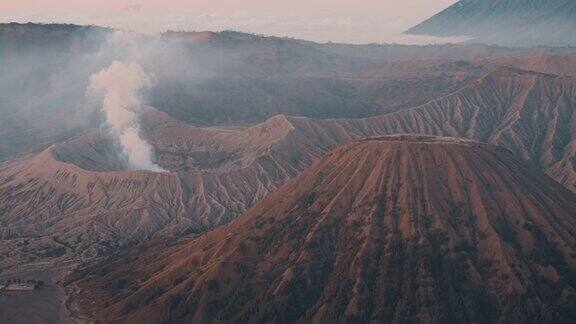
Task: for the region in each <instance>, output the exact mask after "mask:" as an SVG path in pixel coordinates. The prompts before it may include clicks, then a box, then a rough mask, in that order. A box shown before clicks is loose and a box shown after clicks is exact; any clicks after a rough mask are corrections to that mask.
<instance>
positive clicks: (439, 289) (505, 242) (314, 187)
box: [73, 135, 576, 323]
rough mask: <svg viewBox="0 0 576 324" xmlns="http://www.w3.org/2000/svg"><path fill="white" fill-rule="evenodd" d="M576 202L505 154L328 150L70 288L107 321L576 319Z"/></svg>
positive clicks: (385, 143)
mask: <svg viewBox="0 0 576 324" xmlns="http://www.w3.org/2000/svg"><path fill="white" fill-rule="evenodd" d="M575 210H576V195H575V194H573V193H572V192H570V191H568V190H567V189H566V188H564V187H563V186H561V185H560V184H558V183H557V182H555V181H554V180H552V179H551V178H549V177H548V176H546V175H545V174H544V173H542V172H540V171H538V170H536V169H534V168H533V167H532V166H530V165H529V164H527V163H526V162H524V161H522V160H520V159H518V158H516V157H515V156H514V155H513V154H512V153H511V152H510V151H508V150H507V149H504V148H501V147H496V146H492V145H488V144H481V143H478V142H474V141H469V140H460V139H453V138H442V137H428V136H412V135H396V136H389V137H381V138H372V139H365V140H361V141H354V142H351V143H348V144H346V145H343V146H340V147H338V148H336V149H334V150H332V151H331V152H329V153H328V154H327V155H326V156H325V157H324V158H322V159H320V160H319V161H318V162H316V163H314V164H313V165H312V166H311V167H310V168H308V169H307V170H305V171H304V172H303V173H301V174H300V175H299V176H297V177H296V178H295V179H294V180H292V181H289V182H288V183H286V184H285V185H283V186H282V187H281V188H280V189H279V190H277V191H276V192H274V193H272V194H271V195H269V196H268V197H267V198H265V199H264V200H263V201H261V202H260V203H258V204H256V205H255V206H254V207H252V208H251V209H250V210H248V211H247V212H246V213H245V214H243V215H242V216H240V217H239V218H237V219H236V220H235V221H233V222H232V223H230V224H228V225H225V226H223V227H219V228H217V229H215V230H213V231H211V232H208V233H206V234H203V235H200V236H197V237H194V238H189V239H184V240H183V241H180V242H177V243H172V244H160V245H159V244H154V245H150V247H149V248H139V249H138V250H135V251H131V252H129V253H124V254H122V255H120V256H116V257H114V258H113V259H111V260H107V261H106V262H104V263H102V264H101V265H100V266H96V267H94V268H90V269H88V270H86V271H84V272H82V273H79V274H77V276H78V277H75V278H73V280H75V282H76V285H77V286H78V287H79V289H80V294H79V299H80V305H81V306H82V309H83V310H84V312H86V313H87V314H88V315H89V316H93V317H95V318H96V319H97V320H100V321H103V322H139V323H140V322H181V321H183V322H203V323H207V322H298V321H303V322H339V321H350V322H351V321H353V322H406V321H409V322H413V321H422V322H500V321H511V322H524V321H527V320H534V321H545V322H550V321H569V320H575V319H576V313H575V312H574V309H576V291H575V288H576V215H575V214H574V211H575Z"/></svg>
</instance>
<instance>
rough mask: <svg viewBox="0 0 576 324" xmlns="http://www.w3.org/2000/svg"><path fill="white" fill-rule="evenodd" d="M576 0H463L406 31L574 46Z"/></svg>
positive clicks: (502, 42)
mask: <svg viewBox="0 0 576 324" xmlns="http://www.w3.org/2000/svg"><path fill="white" fill-rule="evenodd" d="M574 30H576V1H572V0H505V1H504V0H482V1H479V0H462V1H459V2H457V3H455V4H454V5H452V6H450V7H448V8H447V9H445V10H443V11H441V12H440V13H438V14H436V15H434V16H433V17H431V18H429V19H428V20H426V21H424V22H422V23H420V24H418V25H416V26H414V27H412V28H410V29H409V30H408V31H407V32H406V33H408V34H416V35H433V36H441V37H447V36H469V37H472V38H473V40H472V41H473V42H485V43H491V44H499V45H507V46H539V45H540V46H575V45H576V35H574Z"/></svg>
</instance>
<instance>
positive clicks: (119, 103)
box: [89, 61, 165, 172]
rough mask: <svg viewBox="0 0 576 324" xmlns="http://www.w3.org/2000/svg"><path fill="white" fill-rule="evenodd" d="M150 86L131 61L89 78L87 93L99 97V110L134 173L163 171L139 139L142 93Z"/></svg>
mask: <svg viewBox="0 0 576 324" xmlns="http://www.w3.org/2000/svg"><path fill="white" fill-rule="evenodd" d="M151 85H152V81H151V79H150V77H149V76H148V75H147V74H146V73H145V72H144V70H143V69H142V67H141V66H140V65H139V64H137V63H133V62H129V63H124V62H119V61H114V62H112V64H111V65H110V66H108V67H107V68H105V69H103V70H102V71H100V72H97V73H95V74H93V75H92V76H91V77H90V85H89V90H90V91H93V92H96V93H99V94H101V95H102V98H103V99H102V111H103V112H104V115H105V116H106V122H107V124H108V125H109V126H110V127H111V128H112V133H113V134H114V136H116V137H117V139H118V142H119V143H120V145H121V147H122V153H123V154H124V155H125V157H126V159H127V160H128V163H129V164H130V167H131V168H132V169H134V170H149V171H155V172H162V171H165V170H163V169H162V168H161V167H159V166H158V165H156V164H155V163H154V162H153V160H154V151H153V148H152V146H150V144H148V143H147V142H146V141H145V140H144V139H142V137H140V125H139V123H138V111H139V109H140V108H141V106H142V102H141V100H140V98H141V93H142V91H144V90H146V89H147V88H149V87H150V86H151Z"/></svg>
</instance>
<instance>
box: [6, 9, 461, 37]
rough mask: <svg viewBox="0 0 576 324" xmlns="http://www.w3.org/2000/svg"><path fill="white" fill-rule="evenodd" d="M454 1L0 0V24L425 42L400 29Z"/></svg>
mask: <svg viewBox="0 0 576 324" xmlns="http://www.w3.org/2000/svg"><path fill="white" fill-rule="evenodd" d="M454 2H456V0H393V1H392V0H282V1H279V0H146V1H144V0H0V21H3V22H9V21H18V22H28V21H32V22H67V23H79V24H97V25H105V26H112V27H118V28H123V29H130V30H135V31H139V32H147V33H151V32H157V31H164V30H168V29H173V30H180V29H183V30H223V29H234V30H241V31H247V32H255V33H259V34H267V35H278V36H292V37H298V38H304V39H309V40H316V41H336V42H352V43H369V42H408V43H413V42H421V40H420V39H417V38H406V37H405V36H402V37H401V36H399V34H400V33H401V32H402V31H403V30H405V29H407V28H408V27H410V26H411V25H413V24H415V23H418V22H419V21H421V20H423V19H425V18H427V17H429V16H431V15H433V14H434V13H436V12H438V11H439V10H441V9H443V8H445V7H447V6H449V5H450V4H452V3H454Z"/></svg>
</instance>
